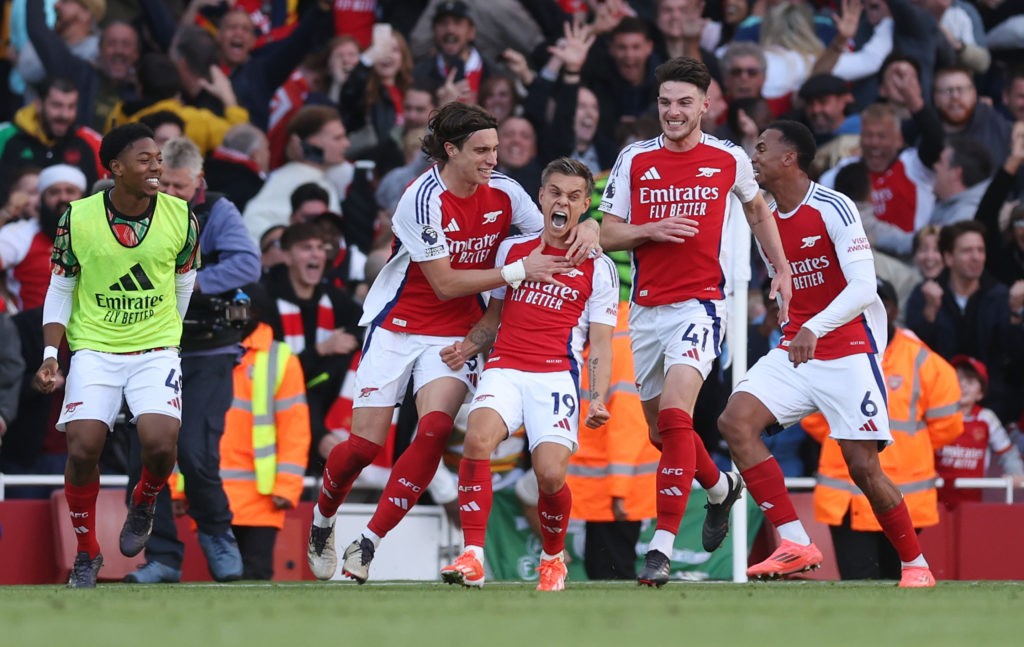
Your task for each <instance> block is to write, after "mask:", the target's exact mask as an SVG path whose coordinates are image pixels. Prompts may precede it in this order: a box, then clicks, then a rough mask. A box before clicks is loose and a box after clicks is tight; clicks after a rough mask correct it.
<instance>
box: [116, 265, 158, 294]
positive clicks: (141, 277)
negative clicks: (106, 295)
mask: <svg viewBox="0 0 1024 647" xmlns="http://www.w3.org/2000/svg"><path fill="white" fill-rule="evenodd" d="M132 279H134V280H132ZM109 289H110V290H111V291H112V292H122V291H123V292H138V291H139V290H152V289H154V287H153V282H152V281H150V280H149V277H148V276H147V275H146V270H144V269H142V264H141V263H136V264H135V265H132V268H131V269H130V270H128V273H127V274H125V275H124V276H122V277H121V278H120V279H118V281H117V282H116V283H111V284H110V288H109Z"/></svg>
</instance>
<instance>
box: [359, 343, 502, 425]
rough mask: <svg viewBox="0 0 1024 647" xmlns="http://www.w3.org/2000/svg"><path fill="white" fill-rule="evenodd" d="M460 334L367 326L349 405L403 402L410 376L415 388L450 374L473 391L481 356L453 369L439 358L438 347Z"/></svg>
mask: <svg viewBox="0 0 1024 647" xmlns="http://www.w3.org/2000/svg"><path fill="white" fill-rule="evenodd" d="M463 339H464V338H463V337H432V336H429V335H413V334H410V333H399V332H393V331H390V330H387V329H384V328H381V327H379V326H370V327H369V328H368V329H367V331H366V341H365V342H364V343H363V355H362V357H361V358H360V360H359V366H358V368H356V377H355V392H354V393H353V398H352V402H353V404H352V406H353V407H354V408H355V407H394V406H396V405H398V404H400V403H401V402H402V399H403V398H404V397H405V391H406V388H407V387H408V384H409V379H410V377H411V378H412V384H413V389H414V391H419V390H420V389H421V388H423V385H425V384H429V383H430V382H432V381H434V380H436V379H439V378H442V377H451V378H455V379H456V380H459V381H460V382H463V383H464V384H465V385H466V387H467V388H468V389H469V392H470V393H472V392H473V391H474V390H475V389H476V385H477V382H478V381H479V375H480V367H481V365H482V361H481V359H480V357H474V358H472V359H470V360H469V361H467V362H466V363H465V364H464V365H463V367H462V368H461V369H459V370H458V371H453V370H451V369H450V368H448V366H447V365H446V364H445V363H444V362H443V361H442V360H441V349H442V348H444V347H446V346H451V345H452V344H453V343H455V342H457V341H462V340H463Z"/></svg>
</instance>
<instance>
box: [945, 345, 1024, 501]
mask: <svg viewBox="0 0 1024 647" xmlns="http://www.w3.org/2000/svg"><path fill="white" fill-rule="evenodd" d="M951 363H952V364H953V366H954V367H955V368H956V374H957V377H958V378H959V380H960V393H961V395H960V409H961V411H963V414H964V433H963V435H961V436H960V437H959V438H957V439H956V440H955V441H953V442H952V443H950V444H949V445H946V446H945V447H942V448H941V449H939V450H937V451H936V452H935V469H936V471H937V472H938V473H939V476H941V477H942V480H943V481H944V484H943V486H942V488H940V489H939V501H941V502H942V503H944V504H945V505H946V507H947V508H949V509H954V508H956V507H957V506H958V505H959V504H960V503H962V502H965V501H981V490H976V489H971V490H968V489H956V488H954V481H955V480H956V479H957V478H979V477H982V476H985V471H986V469H987V467H988V464H989V459H990V452H991V454H995V455H996V456H998V457H999V462H1000V464H1001V466H1002V468H1003V473H1005V474H1007V475H1011V476H1013V477H1014V481H1015V482H1016V484H1017V486H1018V487H1020V486H1021V485H1024V461H1022V460H1021V455H1020V451H1019V450H1018V449H1017V447H1016V446H1014V444H1013V443H1011V442H1010V437H1009V435H1007V433H1006V429H1005V428H1003V425H1002V423H1001V422H1000V421H999V418H998V417H996V414H995V413H993V412H992V410H991V409H987V408H985V407H983V406H981V404H980V402H981V400H982V398H984V397H985V391H986V389H987V388H988V369H987V368H986V367H985V365H984V364H983V363H982V362H980V361H978V360H976V359H974V358H973V357H968V356H966V355H957V356H956V357H954V358H953V359H952V361H951Z"/></svg>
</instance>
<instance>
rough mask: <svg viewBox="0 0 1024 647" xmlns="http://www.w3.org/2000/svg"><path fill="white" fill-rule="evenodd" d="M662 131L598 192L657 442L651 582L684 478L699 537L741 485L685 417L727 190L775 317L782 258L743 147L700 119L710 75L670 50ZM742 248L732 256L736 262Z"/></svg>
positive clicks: (672, 532)
mask: <svg viewBox="0 0 1024 647" xmlns="http://www.w3.org/2000/svg"><path fill="white" fill-rule="evenodd" d="M655 75H656V77H657V80H658V117H659V120H660V121H661V128H662V135H660V136H659V137H657V138H655V139H650V140H646V141H641V142H637V143H635V144H632V145H630V146H628V147H627V148H625V149H624V150H623V151H622V152H621V153H620V154H619V158H618V160H617V161H616V162H615V166H614V167H613V168H612V172H611V175H610V177H609V179H608V185H607V187H606V188H605V192H604V197H603V198H602V200H601V211H603V212H604V219H603V224H602V228H601V244H602V245H603V246H604V247H605V249H608V250H620V249H628V250H631V251H632V261H633V291H632V296H631V300H632V305H631V307H630V317H629V330H630V335H631V337H632V345H633V356H634V360H635V365H636V381H637V384H638V386H639V390H640V399H641V401H642V403H643V409H644V416H645V417H646V419H647V424H648V426H649V428H650V436H651V442H653V443H654V444H655V445H656V446H658V447H659V448H660V449H661V451H662V455H661V460H660V461H659V463H658V475H657V490H658V491H657V497H656V499H657V503H656V505H657V511H658V523H657V527H656V530H655V533H654V537H653V539H652V540H651V544H650V550H649V551H648V553H647V555H646V558H645V560H644V567H643V568H642V569H641V570H640V572H639V573H638V575H637V580H638V581H639V583H640V584H645V585H647V586H662V585H663V584H665V583H666V582H668V579H669V565H670V560H669V557H670V556H671V554H672V547H673V544H674V542H675V536H676V534H677V533H678V532H679V525H680V523H681V522H682V519H683V514H684V512H685V511H686V504H687V500H688V499H689V494H690V489H691V487H692V482H693V479H694V478H696V479H697V481H698V482H699V483H700V484H701V486H702V487H703V488H704V489H705V490H707V492H708V513H707V517H706V518H705V521H704V529H703V532H702V540H703V544H704V549H705V550H708V551H712V550H715V549H716V548H718V546H719V545H721V543H722V540H723V539H725V535H726V533H727V532H728V530H729V510H730V509H731V507H732V505H733V503H734V502H735V501H736V499H737V497H738V496H739V494H740V492H741V491H742V489H743V481H742V480H741V479H740V476H739V474H737V473H724V472H720V471H719V470H718V468H717V467H716V466H715V463H714V461H712V460H711V456H710V455H709V454H708V452H707V449H706V448H705V447H704V443H703V441H702V440H701V439H700V437H699V436H698V435H697V433H696V432H695V431H694V428H693V407H694V404H695V402H696V400H697V395H698V394H699V393H700V389H701V386H702V385H703V384H704V380H705V379H706V378H707V376H708V374H709V373H710V371H711V367H712V364H713V363H714V361H715V358H716V357H718V355H719V354H720V353H721V345H722V337H723V335H724V332H725V318H726V312H725V295H726V278H727V268H728V267H729V262H730V261H729V258H728V253H729V248H730V243H729V236H728V232H729V230H730V224H729V218H730V212H731V211H732V210H733V209H734V208H736V206H735V205H736V202H737V201H738V202H739V203H740V204H741V205H742V210H743V213H744V215H745V216H746V219H747V222H748V223H749V224H750V228H751V229H752V230H753V232H754V236H755V237H756V238H757V240H758V242H759V243H760V244H761V246H762V247H763V248H764V249H765V251H766V254H767V257H768V260H769V261H770V262H771V265H772V266H774V267H775V268H776V270H777V271H776V275H775V278H774V279H773V281H772V286H771V296H772V297H775V295H776V294H780V295H781V296H782V304H781V308H782V309H781V313H780V316H781V318H782V319H783V320H784V319H785V318H786V309H787V307H788V304H789V296H790V290H791V288H790V280H789V279H790V275H789V272H790V270H789V264H788V263H787V262H786V256H785V254H784V253H783V250H782V243H781V241H780V240H779V233H778V230H777V229H776V226H775V221H774V220H773V219H772V217H771V211H770V210H769V209H768V204H767V202H765V200H764V198H763V197H762V196H761V194H760V192H759V190H758V187H757V183H756V182H755V181H754V174H753V170H752V168H751V165H750V159H749V158H748V157H747V155H746V153H744V152H743V149H741V148H739V147H738V146H733V145H732V144H731V143H729V142H724V141H720V140H718V139H716V138H714V137H712V136H710V135H707V134H705V133H703V132H701V130H700V120H701V116H702V115H703V114H704V113H705V112H707V110H708V107H709V99H708V96H707V90H708V85H709V84H710V82H711V76H710V75H709V74H708V70H707V67H705V66H704V64H703V63H701V62H700V61H697V60H695V59H692V58H688V57H679V58H675V59H672V60H670V61H668V62H667V63H664V64H662V65H660V66H658V68H657V69H656V70H655ZM744 261H745V259H737V262H744Z"/></svg>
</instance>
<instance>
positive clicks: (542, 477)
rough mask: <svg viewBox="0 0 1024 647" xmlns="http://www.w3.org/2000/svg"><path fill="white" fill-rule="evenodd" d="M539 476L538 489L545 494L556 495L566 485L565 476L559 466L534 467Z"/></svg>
mask: <svg viewBox="0 0 1024 647" xmlns="http://www.w3.org/2000/svg"><path fill="white" fill-rule="evenodd" d="M533 470H534V472H535V473H536V475H537V488H538V489H539V490H540V491H541V492H542V493H543V494H555V493H556V492H558V491H559V490H561V489H562V487H563V486H564V485H565V474H564V473H563V472H562V470H561V469H559V468H558V466H537V465H534V467H533Z"/></svg>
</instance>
